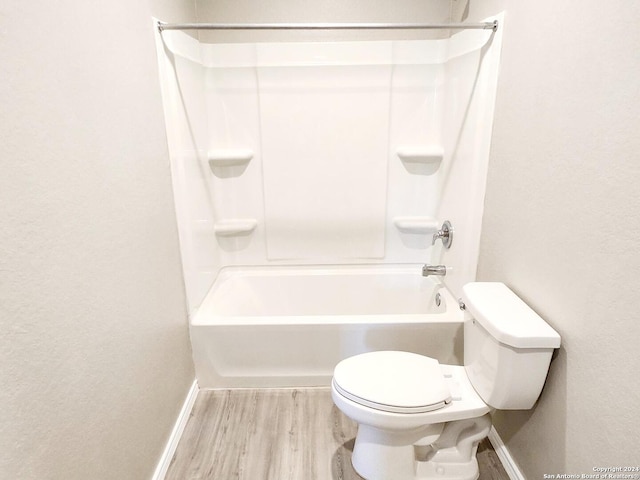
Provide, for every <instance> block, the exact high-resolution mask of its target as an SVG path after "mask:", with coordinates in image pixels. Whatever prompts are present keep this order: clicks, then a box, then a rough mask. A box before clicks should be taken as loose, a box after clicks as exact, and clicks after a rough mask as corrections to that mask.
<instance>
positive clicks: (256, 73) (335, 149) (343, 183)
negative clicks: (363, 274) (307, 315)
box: [157, 30, 501, 309]
mask: <svg viewBox="0 0 640 480" xmlns="http://www.w3.org/2000/svg"><path fill="white" fill-rule="evenodd" d="M500 36H501V33H500V32H498V33H495V34H494V33H492V32H491V31H490V30H485V31H477V30H476V31H468V32H461V33H457V34H455V35H453V37H452V38H451V39H431V40H420V41H418V40H412V41H372V42H260V43H248V42H241V43H231V44H227V43H222V44H221V43H204V42H198V41H196V40H194V39H193V38H191V37H189V36H187V35H185V34H184V33H183V32H175V31H165V32H163V33H162V35H160V34H158V35H157V41H158V60H159V65H160V71H161V80H162V85H163V96H164V98H165V102H164V104H165V116H166V118H167V126H168V130H167V135H168V138H169V146H170V151H171V156H172V170H173V177H174V190H175V197H176V204H177V212H178V223H179V230H180V238H181V248H182V257H183V267H184V272H185V282H186V285H187V296H188V298H189V305H190V309H194V308H196V307H197V306H198V305H199V304H200V302H201V300H202V298H203V296H204V295H205V294H206V292H207V290H208V289H209V288H210V286H211V283H212V282H213V280H214V278H215V276H216V275H217V273H218V270H219V269H220V268H221V267H223V266H225V265H238V264H241V265H243V264H244V265H246V264H250V265H273V264H283V263H285V264H287V263H295V264H343V263H347V264H350V263H414V264H416V274H420V267H419V265H417V264H422V263H425V262H430V261H431V262H434V263H441V262H443V261H446V262H447V263H446V264H447V266H448V267H449V272H448V274H447V278H446V281H447V282H448V284H449V286H450V287H451V288H452V290H453V291H454V292H455V293H456V294H458V290H459V288H460V286H461V285H462V283H464V282H465V281H469V280H471V279H473V278H474V276H475V266H476V259H477V249H478V243H479V225H480V224H479V219H480V218H481V214H482V212H481V206H482V198H483V192H484V178H485V175H486V161H487V158H488V145H489V139H490V133H491V119H492V115H493V91H494V90H495V82H496V76H497V70H498V60H499V52H500ZM470 186H473V188H470ZM445 219H450V220H452V221H453V222H454V227H455V228H456V241H455V245H456V246H455V247H454V248H453V249H452V250H451V251H450V252H443V251H442V248H441V245H440V244H438V245H436V247H434V248H432V247H431V236H432V235H433V233H434V232H435V231H436V230H437V229H438V228H439V226H440V225H441V223H442V221H443V220H445Z"/></svg>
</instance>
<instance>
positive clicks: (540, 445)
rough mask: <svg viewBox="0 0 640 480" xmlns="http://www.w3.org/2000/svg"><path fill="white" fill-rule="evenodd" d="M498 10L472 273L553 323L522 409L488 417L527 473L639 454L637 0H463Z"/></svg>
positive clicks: (474, 14) (632, 460) (473, 9)
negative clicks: (539, 378)
mask: <svg viewBox="0 0 640 480" xmlns="http://www.w3.org/2000/svg"><path fill="white" fill-rule="evenodd" d="M499 10H506V23H505V31H504V44H503V59H502V65H501V72H500V80H499V87H498V97H497V104H496V117H495V124H494V133H493V141H492V147H491V159H490V167H489V179H488V186H487V196H486V205H485V217H484V224H483V236H482V245H481V251H480V262H479V275H478V276H479V279H480V280H497V281H503V282H505V283H507V284H508V285H509V286H510V287H512V288H513V289H514V290H515V291H516V292H517V293H518V294H519V295H521V296H522V298H524V299H525V300H526V301H527V302H528V303H529V305H531V306H532V307H533V308H534V309H535V310H536V311H537V312H538V313H539V314H540V315H542V316H543V317H544V318H545V319H547V321H548V322H549V323H550V324H551V325H552V326H553V327H554V328H555V329H556V330H558V331H559V332H560V334H561V335H562V348H561V349H560V351H559V354H558V356H557V358H556V359H555V361H554V362H553V363H552V365H551V371H550V374H549V377H548V380H547V385H546V386H545V389H544V391H543V393H542V397H541V398H540V400H539V402H538V404H537V406H536V407H535V408H534V410H532V411H529V412H511V413H508V412H500V413H498V414H496V415H495V416H494V421H495V425H496V427H497V430H498V432H499V434H500V435H501V437H502V438H503V440H505V442H506V445H507V447H508V448H509V450H510V452H511V453H512V455H513V456H514V458H515V460H516V462H517V463H518V465H519V466H520V468H521V469H522V471H523V473H524V474H525V476H526V477H527V478H530V479H538V478H542V477H543V474H545V473H548V474H558V473H571V474H582V473H585V474H590V473H593V470H592V469H593V468H594V467H606V466H614V467H615V466H620V467H622V466H628V465H637V464H638V458H639V457H638V445H640V416H639V415H638V404H639V403H640V386H639V384H638V372H639V371H640V356H639V355H638V339H639V338H640V323H639V322H638V320H637V316H638V310H639V309H640V301H639V300H638V299H639V298H640V297H639V296H638V291H640V255H638V239H640V215H639V214H638V213H639V212H640V189H639V188H638V180H639V179H640V162H639V160H640V157H639V154H638V152H640V135H639V134H638V132H640V115H638V105H640V93H639V92H640V90H638V83H639V82H640V55H639V54H638V52H639V51H640V33H638V29H637V19H638V18H640V7H639V6H638V4H636V3H624V4H622V3H621V2H613V3H607V4H606V5H604V4H603V3H602V2H596V1H593V0H589V1H586V2H585V1H569V2H562V3H558V2H552V1H548V0H545V1H542V2H520V1H511V0H494V1H486V0H483V1H478V0H471V4H470V10H469V20H473V19H477V18H482V17H484V16H486V15H489V14H491V13H493V12H494V11H499Z"/></svg>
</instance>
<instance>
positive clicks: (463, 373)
mask: <svg viewBox="0 0 640 480" xmlns="http://www.w3.org/2000/svg"><path fill="white" fill-rule="evenodd" d="M463 301H464V303H465V305H466V312H465V324H464V335H465V338H464V341H465V362H464V363H465V365H464V366H456V365H440V364H439V363H438V361H437V360H435V359H432V358H429V357H426V356H423V355H418V354H415V353H410V352H400V351H377V352H369V353H364V354H361V355H356V356H353V357H350V358H347V359H345V360H343V361H341V362H340V363H339V364H338V365H337V366H336V368H335V370H334V375H333V380H332V383H331V395H332V398H333V401H334V403H335V404H336V406H337V407H338V408H339V409H340V410H341V411H342V412H343V413H344V414H345V415H347V416H348V417H349V418H351V419H352V420H354V421H355V422H357V423H358V434H357V436H356V441H355V445H354V450H353V455H352V459H351V461H352V464H353V467H354V468H355V470H356V472H358V474H360V475H361V476H362V477H364V478H365V479H367V480H414V479H429V478H439V479H446V480H453V479H456V480H475V479H477V478H478V463H477V460H476V452H477V447H478V443H479V442H480V441H481V440H482V439H483V438H485V437H486V436H487V435H488V433H489V430H490V428H491V420H490V416H489V411H490V407H493V408H502V409H525V408H531V407H532V406H533V404H534V403H535V401H536V399H537V398H538V396H539V394H540V392H541V390H542V386H543V384H544V379H545V378H546V373H547V371H548V367H549V363H550V360H551V353H552V352H553V349H554V348H557V347H559V346H560V336H559V335H558V334H557V332H555V331H554V330H553V329H552V328H551V327H550V326H549V325H548V324H547V323H546V322H544V320H542V319H541V318H540V317H539V316H538V315H537V314H535V312H533V310H531V309H530V308H529V307H528V306H527V305H526V304H524V302H522V300H520V299H519V298H518V297H517V296H515V294H514V293H513V292H512V291H511V290H509V289H508V288H507V287H506V286H505V285H503V284H501V283H472V284H467V285H465V287H464V289H463Z"/></svg>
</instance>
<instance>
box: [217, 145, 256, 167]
mask: <svg viewBox="0 0 640 480" xmlns="http://www.w3.org/2000/svg"><path fill="white" fill-rule="evenodd" d="M208 158H209V165H211V166H212V167H235V166H238V165H246V164H247V163H249V161H250V160H251V159H252V158H253V150H251V149H250V148H225V149H218V150H209V153H208Z"/></svg>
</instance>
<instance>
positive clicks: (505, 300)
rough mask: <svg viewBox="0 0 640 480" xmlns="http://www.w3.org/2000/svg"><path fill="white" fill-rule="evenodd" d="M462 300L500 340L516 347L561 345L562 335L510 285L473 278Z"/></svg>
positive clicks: (464, 291)
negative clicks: (512, 289)
mask: <svg viewBox="0 0 640 480" xmlns="http://www.w3.org/2000/svg"><path fill="white" fill-rule="evenodd" d="M462 301H463V302H464V304H465V307H466V309H467V310H468V311H469V313H470V314H471V316H472V317H473V318H475V319H476V320H477V321H478V322H480V325H482V326H483V327H484V328H485V329H486V330H487V331H488V332H489V333H490V334H491V335H492V336H493V337H494V338H495V339H496V340H497V341H499V342H500V343H504V344H506V345H509V346H512V347H516V348H558V347H559V346H560V335H559V334H558V332H556V331H555V330H554V329H553V328H551V326H549V324H548V323H547V322H545V321H544V320H543V319H542V318H541V317H540V316H539V315H538V314H537V313H536V312H534V311H533V310H532V309H531V307H529V306H528V305H527V304H526V303H524V302H523V301H522V300H521V299H520V297H518V296H517V295H516V294H515V293H513V292H512V291H511V290H510V289H509V287H507V286H506V285H505V284H504V283H500V282H473V283H467V284H466V285H465V286H464V287H463V288H462Z"/></svg>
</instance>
